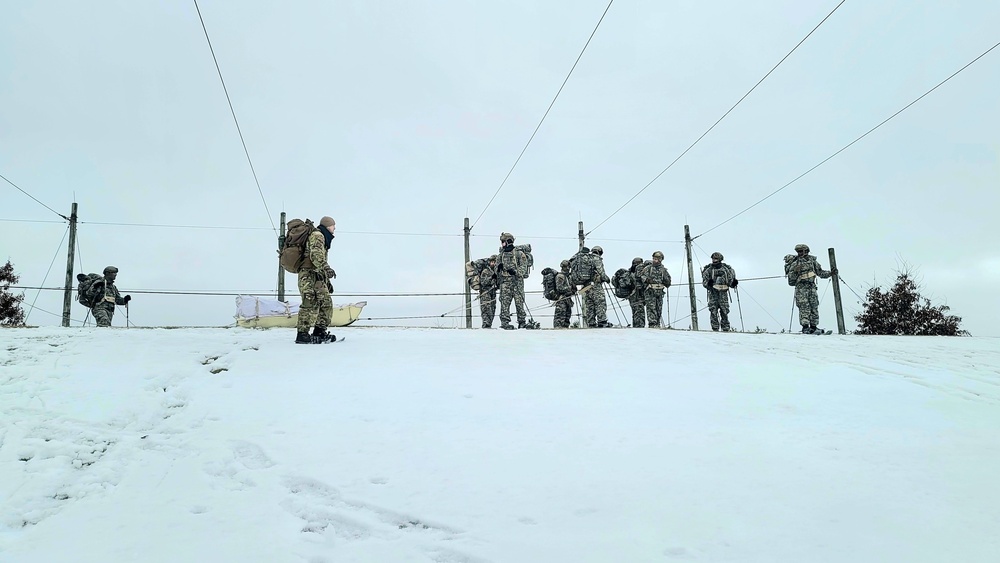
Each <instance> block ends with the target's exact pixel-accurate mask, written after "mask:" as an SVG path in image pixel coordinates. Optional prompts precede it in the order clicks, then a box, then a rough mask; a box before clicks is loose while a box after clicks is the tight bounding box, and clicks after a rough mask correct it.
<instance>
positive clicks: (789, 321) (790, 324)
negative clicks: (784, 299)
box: [788, 295, 795, 332]
mask: <svg viewBox="0 0 1000 563" xmlns="http://www.w3.org/2000/svg"><path fill="white" fill-rule="evenodd" d="M794 317H795V296H794V295H793V296H792V310H791V311H790V312H789V313H788V332H792V318H794Z"/></svg>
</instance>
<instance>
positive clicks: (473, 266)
mask: <svg viewBox="0 0 1000 563" xmlns="http://www.w3.org/2000/svg"><path fill="white" fill-rule="evenodd" d="M500 244H501V247H500V251H499V252H498V253H497V254H494V255H492V256H490V257H488V258H481V259H479V260H474V261H472V262H469V263H468V264H467V265H466V273H467V276H468V282H469V284H470V285H471V286H472V289H474V290H476V291H478V292H479V293H478V299H479V308H480V315H481V317H482V327H483V328H492V326H493V319H494V316H495V314H496V305H497V294H498V293H499V297H500V328H503V329H507V330H513V329H514V328H515V326H514V325H513V324H512V323H511V313H510V304H511V302H512V301H513V303H514V305H515V311H516V314H517V327H516V328H538V323H536V322H534V320H533V319H532V320H528V318H527V317H528V313H527V308H526V307H525V304H524V279H525V278H527V277H528V259H527V257H526V254H525V252H524V251H522V250H520V247H517V246H515V245H514V235H512V234H510V233H506V232H505V233H503V234H501V235H500ZM526 248H527V249H528V250H529V251H530V246H526ZM795 251H796V254H795V255H788V256H786V257H785V274H786V276H787V277H788V280H789V282H788V283H789V285H792V286H794V287H795V303H796V305H797V306H798V308H799V321H800V324H801V325H802V332H803V333H807V334H808V333H814V332H821V331H820V329H818V328H817V323H818V322H819V299H818V297H817V294H816V278H817V277H819V278H829V277H830V276H831V275H834V274H837V270H836V268H834V269H832V270H830V271H827V270H824V269H823V268H822V266H820V265H819V263H818V262H817V260H816V257H815V256H812V255H810V254H809V247H808V246H807V245H804V244H799V245H796V246H795ZM603 256H604V249H602V248H601V247H600V246H594V247H593V248H589V249H588V248H587V247H583V248H581V249H580V251H579V252H578V253H576V254H575V255H574V256H573V257H572V258H569V259H568V260H563V261H562V262H561V263H560V264H559V271H558V272H555V271H554V270H550V269H548V268H546V269H545V270H543V271H542V273H543V276H545V275H551V274H552V273H553V272H554V280H553V284H554V289H553V290H552V293H551V294H549V295H548V297H550V298H554V299H550V300H551V301H552V302H553V306H554V307H555V315H554V319H553V322H552V326H553V328H569V326H570V318H571V317H572V315H573V305H574V303H575V302H578V303H579V306H580V307H581V318H582V327H584V328H606V327H611V326H613V325H612V323H610V322H609V321H608V316H607V300H606V297H605V296H606V294H610V291H609V290H607V289H606V286H605V284H608V283H611V282H612V280H611V278H610V277H608V274H607V271H606V270H605V268H604V258H603ZM724 258H725V257H724V256H723V255H722V253H720V252H713V253H712V255H711V260H712V261H711V262H710V263H708V264H706V265H705V266H704V267H702V269H701V284H702V287H704V288H705V290H706V291H707V293H708V312H709V319H710V323H711V327H712V330H713V331H722V332H729V331H731V330H732V325H731V324H730V322H729V305H730V298H729V291H730V290H731V289H735V288H736V287H737V286H738V285H739V280H738V279H737V278H736V271H735V270H734V269H733V267H732V266H730V265H729V264H726V263H725V262H723V259H724ZM670 284H671V279H670V272H669V271H667V268H666V266H664V265H663V253H662V252H660V251H659V250H657V251H656V252H653V254H652V257H651V259H650V260H644V259H643V258H640V257H636V258H634V259H632V264H631V266H630V267H629V268H627V269H626V268H622V269H620V270H618V271H617V272H615V280H614V286H615V295H617V296H618V297H620V298H622V299H627V300H628V303H629V308H630V309H631V311H632V324H631V325H630V326H631V327H632V328H645V327H647V326H648V327H649V328H658V327H660V326H661V324H662V322H663V321H662V319H663V298H664V294H665V292H666V290H667V288H669V287H670Z"/></svg>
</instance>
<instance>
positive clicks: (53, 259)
mask: <svg viewBox="0 0 1000 563" xmlns="http://www.w3.org/2000/svg"><path fill="white" fill-rule="evenodd" d="M67 234H69V227H67V228H66V230H65V231H63V236H62V239H61V240H60V241H59V246H57V247H56V253H55V254H54V255H53V256H52V261H51V262H49V269H48V270H45V277H44V278H42V285H44V284H45V280H47V279H49V272H51V271H52V265H53V264H55V263H56V258H58V257H59V250H60V249H61V248H62V245H63V242H65V240H66V235H67ZM11 287H13V286H11ZM60 289H64V288H60ZM41 294H42V292H41V288H39V291H37V292H35V299H34V301H32V302H31V305H29V306H28V307H29V309H28V311H27V312H26V313H25V314H24V323H25V324H28V317H29V316H31V312H32V311H34V310H35V303H36V302H37V301H38V296H39V295H41Z"/></svg>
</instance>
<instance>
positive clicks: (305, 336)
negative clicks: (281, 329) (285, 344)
mask: <svg viewBox="0 0 1000 563" xmlns="http://www.w3.org/2000/svg"><path fill="white" fill-rule="evenodd" d="M295 343H296V344H312V337H311V336H309V333H308V332H299V333H296V335H295Z"/></svg>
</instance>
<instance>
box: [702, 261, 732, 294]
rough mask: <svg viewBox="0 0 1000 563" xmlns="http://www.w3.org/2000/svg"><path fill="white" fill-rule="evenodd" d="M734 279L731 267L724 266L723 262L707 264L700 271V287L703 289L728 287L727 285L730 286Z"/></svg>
mask: <svg viewBox="0 0 1000 563" xmlns="http://www.w3.org/2000/svg"><path fill="white" fill-rule="evenodd" d="M734 279H736V271H735V270H733V267H732V266H730V265H729V264H726V263H725V262H719V263H718V264H715V263H712V264H707V265H706V266H705V267H704V268H702V269H701V285H702V286H704V287H705V289H709V288H711V287H713V286H715V285H724V286H726V287H729V284H731V283H732V282H733V280H734ZM716 282H721V283H716Z"/></svg>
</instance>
